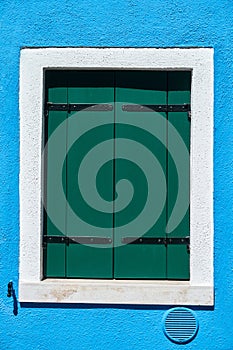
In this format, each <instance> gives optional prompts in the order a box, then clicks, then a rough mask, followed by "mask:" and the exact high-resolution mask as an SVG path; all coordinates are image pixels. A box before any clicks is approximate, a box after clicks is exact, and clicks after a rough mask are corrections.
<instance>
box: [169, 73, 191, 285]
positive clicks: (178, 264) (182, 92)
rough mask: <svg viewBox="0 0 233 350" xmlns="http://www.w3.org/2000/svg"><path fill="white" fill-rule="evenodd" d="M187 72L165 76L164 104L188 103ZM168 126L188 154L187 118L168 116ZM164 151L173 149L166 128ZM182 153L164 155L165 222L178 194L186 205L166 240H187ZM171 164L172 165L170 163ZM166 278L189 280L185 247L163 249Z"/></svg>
mask: <svg viewBox="0 0 233 350" xmlns="http://www.w3.org/2000/svg"><path fill="white" fill-rule="evenodd" d="M190 88H191V72H168V103H169V104H185V103H188V104H189V103H190ZM168 122H169V123H171V125H172V126H174V127H175V129H176V130H177V132H178V134H179V136H180V138H181V140H182V141H183V142H184V145H185V146H186V148H187V150H188V152H189V149H190V118H189V116H188V114H187V112H173V113H168ZM167 137H168V149H169V148H170V147H173V148H174V147H176V146H177V145H174V144H173V131H172V128H168V136H167ZM184 152H185V149H183V147H182V148H181V152H180V154H179V157H178V158H176V159H172V157H171V156H170V154H169V153H168V218H169V217H170V215H171V213H172V210H173V208H174V206H175V202H176V199H177V195H178V191H181V190H184V188H185V190H184V191H183V196H184V198H183V199H182V200H183V201H184V202H186V203H187V204H188V205H187V212H186V213H184V216H183V219H182V220H181V222H180V223H179V225H178V226H177V227H175V228H174V230H173V231H172V232H170V233H169V234H168V237H178V238H182V237H187V236H189V235H190V227H189V226H190V219H189V196H190V193H189V192H190V191H189V178H190V176H189V159H187V157H184V156H183V155H184ZM174 160H175V162H176V163H175V162H174ZM178 162H180V163H181V164H182V172H183V175H186V177H184V181H183V182H182V186H183V187H184V188H181V185H180V184H179V182H178V174H177V163H178ZM167 278H168V279H189V252H188V249H187V246H186V245H182V244H180V245H178V244H177V245H176V244H174V245H173V244H169V245H168V246H167Z"/></svg>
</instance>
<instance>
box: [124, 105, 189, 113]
mask: <svg viewBox="0 0 233 350" xmlns="http://www.w3.org/2000/svg"><path fill="white" fill-rule="evenodd" d="M190 110H191V107H190V104H188V103H184V104H182V105H162V104H161V105H139V104H124V105H122V111H124V112H190Z"/></svg>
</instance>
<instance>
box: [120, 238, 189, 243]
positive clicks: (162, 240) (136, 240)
mask: <svg viewBox="0 0 233 350" xmlns="http://www.w3.org/2000/svg"><path fill="white" fill-rule="evenodd" d="M121 242H122V243H124V244H164V245H168V244H184V245H189V244H190V239H189V237H182V238H180V237H171V238H166V237H124V238H122V240H121Z"/></svg>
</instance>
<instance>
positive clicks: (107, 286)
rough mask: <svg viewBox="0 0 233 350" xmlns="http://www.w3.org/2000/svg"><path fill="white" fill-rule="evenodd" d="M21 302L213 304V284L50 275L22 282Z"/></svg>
mask: <svg viewBox="0 0 233 350" xmlns="http://www.w3.org/2000/svg"><path fill="white" fill-rule="evenodd" d="M20 296H21V298H20V301H21V302H39V303H40V302H41V303H45V302H46V303H87V304H88V303H97V304H103V303H104V304H143V305H156V304H157V305H159V304H160V305H161V304H163V305H209V306H210V305H213V304H214V299H213V288H212V287H211V286H191V285H190V282H189V281H180V282H178V281H133V280H132V281H122V280H112V281H106V280H83V279H80V280H74V279H69V280H67V279H46V280H43V281H40V282H23V281H21V283H20Z"/></svg>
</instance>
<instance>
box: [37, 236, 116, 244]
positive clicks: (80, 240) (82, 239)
mask: <svg viewBox="0 0 233 350" xmlns="http://www.w3.org/2000/svg"><path fill="white" fill-rule="evenodd" d="M47 243H64V244H111V243H112V239H111V238H110V237H86V236H69V237H67V236H44V237H43V244H44V245H46V244H47Z"/></svg>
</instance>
